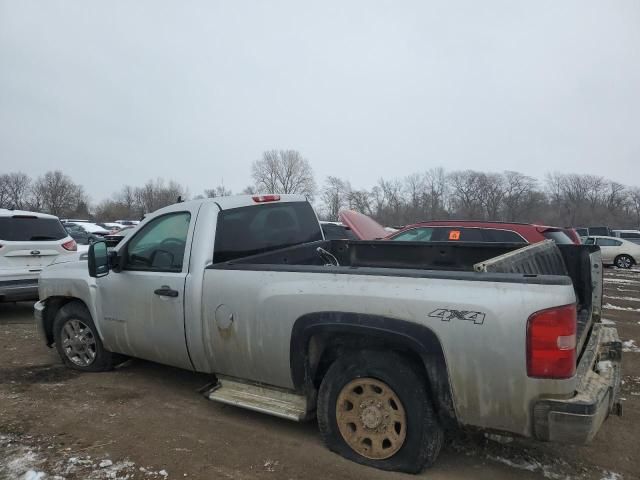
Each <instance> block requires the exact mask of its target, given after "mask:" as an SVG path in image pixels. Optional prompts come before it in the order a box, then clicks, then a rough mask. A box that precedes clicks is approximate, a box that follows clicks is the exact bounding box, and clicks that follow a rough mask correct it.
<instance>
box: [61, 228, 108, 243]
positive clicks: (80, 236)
mask: <svg viewBox="0 0 640 480" xmlns="http://www.w3.org/2000/svg"><path fill="white" fill-rule="evenodd" d="M62 226H63V227H64V229H65V230H66V231H67V233H68V234H69V235H70V236H71V238H73V239H74V240H75V241H76V243H77V244H78V245H90V244H92V243H93V242H96V241H98V240H100V239H101V238H102V237H99V236H98V235H95V234H93V233H89V232H87V231H86V230H85V229H84V228H82V227H80V226H78V225H77V224H75V223H68V222H67V223H63V224H62Z"/></svg>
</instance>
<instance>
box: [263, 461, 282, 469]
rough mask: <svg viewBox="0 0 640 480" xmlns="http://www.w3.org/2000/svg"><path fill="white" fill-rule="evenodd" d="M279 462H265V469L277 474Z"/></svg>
mask: <svg viewBox="0 0 640 480" xmlns="http://www.w3.org/2000/svg"><path fill="white" fill-rule="evenodd" d="M278 463H280V462H278V460H265V462H264V469H265V470H266V471H267V472H275V471H276V467H277V466H278Z"/></svg>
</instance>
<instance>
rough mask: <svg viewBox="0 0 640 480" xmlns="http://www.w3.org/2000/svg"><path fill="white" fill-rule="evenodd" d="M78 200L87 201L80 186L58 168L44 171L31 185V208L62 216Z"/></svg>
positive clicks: (73, 206)
mask: <svg viewBox="0 0 640 480" xmlns="http://www.w3.org/2000/svg"><path fill="white" fill-rule="evenodd" d="M80 202H84V203H87V199H86V195H85V193H84V190H83V188H82V186H80V185H78V184H76V183H74V182H73V180H71V177H69V176H68V175H65V174H64V173H62V172H61V171H60V170H56V171H53V172H47V173H45V174H44V175H43V176H42V177H40V178H38V180H36V182H35V184H34V185H33V189H32V202H31V208H33V206H35V207H36V208H37V209H38V210H44V211H46V212H48V213H51V214H53V215H56V216H58V217H64V216H67V215H68V214H70V213H72V212H74V211H75V210H76V209H77V208H78V204H79V203H80Z"/></svg>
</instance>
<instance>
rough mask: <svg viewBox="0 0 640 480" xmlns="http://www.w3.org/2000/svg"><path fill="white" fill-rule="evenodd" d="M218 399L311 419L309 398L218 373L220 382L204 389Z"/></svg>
mask: <svg viewBox="0 0 640 480" xmlns="http://www.w3.org/2000/svg"><path fill="white" fill-rule="evenodd" d="M204 396H205V397H207V398H208V399H209V400H213V401H214V402H220V403H224V404H227V405H234V406H236V407H242V408H246V409H248V410H254V411H256V412H261V413H268V414H269V415H274V416H276V417H280V418H286V419H287V420H294V421H296V422H300V421H302V420H305V419H306V418H307V399H306V398H305V396H304V395H299V394H296V393H293V392H290V391H288V390H284V389H280V388H276V387H269V386H265V385H256V384H253V383H246V382H242V381H239V380H236V379H232V378H229V377H222V376H220V375H218V384H217V385H215V386H214V387H213V388H211V389H210V390H208V391H206V392H204Z"/></svg>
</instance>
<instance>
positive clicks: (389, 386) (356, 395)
mask: <svg viewBox="0 0 640 480" xmlns="http://www.w3.org/2000/svg"><path fill="white" fill-rule="evenodd" d="M317 415H318V426H319V428H320V433H321V435H322V437H323V439H324V441H325V444H326V445H327V447H328V448H329V449H330V450H333V451H334V452H336V453H339V454H340V455H342V456H343V457H346V458H348V459H350V460H353V461H356V462H358V463H361V464H364V465H369V466H371V467H375V468H380V469H383V470H395V471H402V472H408V473H417V472H420V471H421V470H422V469H423V468H425V467H427V466H429V465H431V464H432V463H433V462H434V461H435V459H436V458H437V456H438V454H439V452H440V448H441V446H442V442H443V432H442V427H441V426H440V424H439V422H438V420H437V418H436V414H435V412H434V410H433V407H432V405H431V402H430V399H429V396H428V393H427V389H426V379H425V378H423V377H421V376H420V375H418V374H417V373H416V369H414V368H413V367H412V365H411V364H410V363H408V362H407V361H406V360H405V359H404V358H402V357H401V356H399V355H396V354H390V353H384V354H381V353H379V352H357V353H354V354H351V355H346V356H344V357H341V358H339V359H338V360H336V361H335V362H334V363H333V365H331V367H330V368H329V370H328V371H327V374H326V375H325V377H324V379H323V380H322V384H321V385H320V390H319V392H318V408H317Z"/></svg>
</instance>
